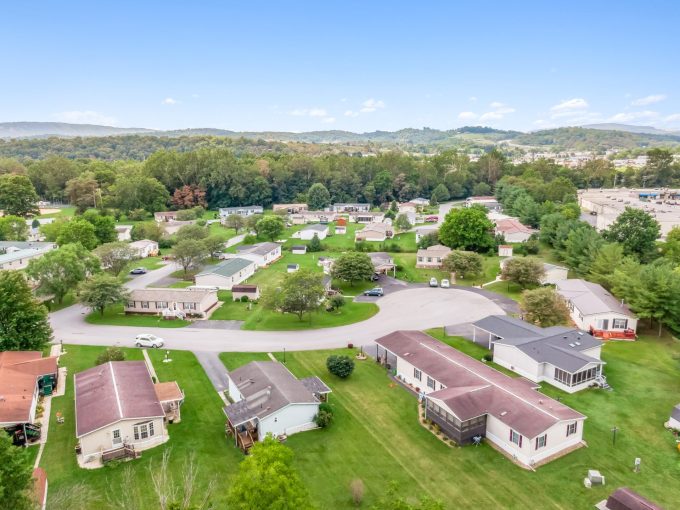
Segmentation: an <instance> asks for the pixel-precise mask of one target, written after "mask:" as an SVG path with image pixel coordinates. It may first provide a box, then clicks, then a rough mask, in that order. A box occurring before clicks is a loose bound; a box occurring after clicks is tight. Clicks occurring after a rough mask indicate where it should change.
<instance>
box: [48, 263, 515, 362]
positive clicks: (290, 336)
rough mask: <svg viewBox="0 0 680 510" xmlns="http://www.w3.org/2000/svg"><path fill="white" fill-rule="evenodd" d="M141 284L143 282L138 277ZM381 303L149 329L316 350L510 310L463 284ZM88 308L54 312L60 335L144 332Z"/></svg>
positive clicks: (185, 339) (232, 343) (181, 344)
mask: <svg viewBox="0 0 680 510" xmlns="http://www.w3.org/2000/svg"><path fill="white" fill-rule="evenodd" d="M163 269H166V268H163ZM159 271H163V270H159ZM154 273H156V271H154ZM145 276H147V275H145ZM140 279H141V278H140ZM150 283H151V282H150ZM136 284H140V283H139V282H138V281H137V283H136ZM377 304H378V306H379V307H380V311H379V312H378V313H377V314H376V315H374V316H373V317H371V318H370V319H368V320H366V321H363V322H359V323H356V324H350V325H347V326H340V327H337V328H326V329H318V330H307V331H241V330H220V329H210V328H201V327H200V326H198V327H196V326H194V327H191V328H179V329H172V328H144V330H143V332H147V333H153V334H155V335H158V336H160V337H162V338H164V339H165V341H166V346H167V348H168V349H181V350H191V351H213V352H222V351H233V352H238V351H259V352H271V351H281V350H282V349H283V348H284V347H285V348H286V349H287V350H314V349H331V348H337V347H342V346H345V345H347V343H348V342H352V343H354V344H355V345H364V346H370V345H372V344H373V340H375V339H376V338H379V337H381V336H383V335H385V334H387V333H390V332H392V331H395V330H399V329H411V330H423V329H427V328H432V327H442V326H449V325H455V324H461V323H466V322H472V321H476V320H478V319H481V318H482V317H486V316H487V315H490V314H503V313H504V312H503V309H502V308H501V307H500V306H498V305H497V304H496V303H494V302H493V301H492V300H490V299H488V298H487V297H485V296H483V295H480V294H477V293H475V292H470V291H468V290H460V289H429V288H409V289H406V290H400V291H399V292H394V293H391V294H387V295H386V296H385V297H383V298H381V299H379V300H378V301H377ZM85 313H87V311H86V310H84V309H83V308H82V307H80V306H79V305H76V306H71V307H69V308H65V309H64V310H60V311H58V312H54V313H52V314H50V322H51V324H52V328H53V330H54V338H55V340H56V341H63V342H64V343H72V344H83V345H121V346H126V347H131V346H132V345H133V338H134V337H135V335H137V334H139V333H141V332H142V330H140V329H139V328H135V327H127V326H98V325H92V324H87V323H85V322H84V320H83V316H84V314H85Z"/></svg>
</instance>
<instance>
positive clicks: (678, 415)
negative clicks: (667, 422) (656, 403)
mask: <svg viewBox="0 0 680 510" xmlns="http://www.w3.org/2000/svg"><path fill="white" fill-rule="evenodd" d="M671 418H674V419H676V420H677V421H680V404H678V405H677V406H675V407H674V408H673V410H672V411H671Z"/></svg>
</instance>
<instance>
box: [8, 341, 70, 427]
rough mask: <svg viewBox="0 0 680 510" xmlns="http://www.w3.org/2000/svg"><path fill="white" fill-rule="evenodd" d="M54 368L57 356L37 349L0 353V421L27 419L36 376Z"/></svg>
mask: <svg viewBox="0 0 680 510" xmlns="http://www.w3.org/2000/svg"><path fill="white" fill-rule="evenodd" d="M57 371H58V367H57V358H56V357H50V358H43V357H42V353H41V352H39V351H5V352H0V423H27V422H29V421H30V419H31V408H32V405H33V394H34V393H35V385H36V383H37V379H38V377H40V376H42V375H47V374H56V373H57Z"/></svg>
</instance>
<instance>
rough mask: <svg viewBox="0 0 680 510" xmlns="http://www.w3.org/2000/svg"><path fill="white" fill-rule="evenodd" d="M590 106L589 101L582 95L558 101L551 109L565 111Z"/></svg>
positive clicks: (583, 108)
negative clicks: (581, 96)
mask: <svg viewBox="0 0 680 510" xmlns="http://www.w3.org/2000/svg"><path fill="white" fill-rule="evenodd" d="M588 106H589V105H588V101H586V100H585V99H583V98H580V97H575V98H573V99H566V100H564V101H562V102H560V103H557V104H556V105H554V106H553V107H552V108H550V111H551V112H565V111H573V110H587V109H588Z"/></svg>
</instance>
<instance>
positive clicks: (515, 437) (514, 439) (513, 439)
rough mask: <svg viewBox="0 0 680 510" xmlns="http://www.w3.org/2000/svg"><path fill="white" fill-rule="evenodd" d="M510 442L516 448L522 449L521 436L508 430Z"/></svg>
mask: <svg viewBox="0 0 680 510" xmlns="http://www.w3.org/2000/svg"><path fill="white" fill-rule="evenodd" d="M510 442H511V443H515V444H516V445H517V446H519V447H520V448H521V447H522V436H521V435H520V434H519V433H517V432H515V431H514V430H512V429H510Z"/></svg>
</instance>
